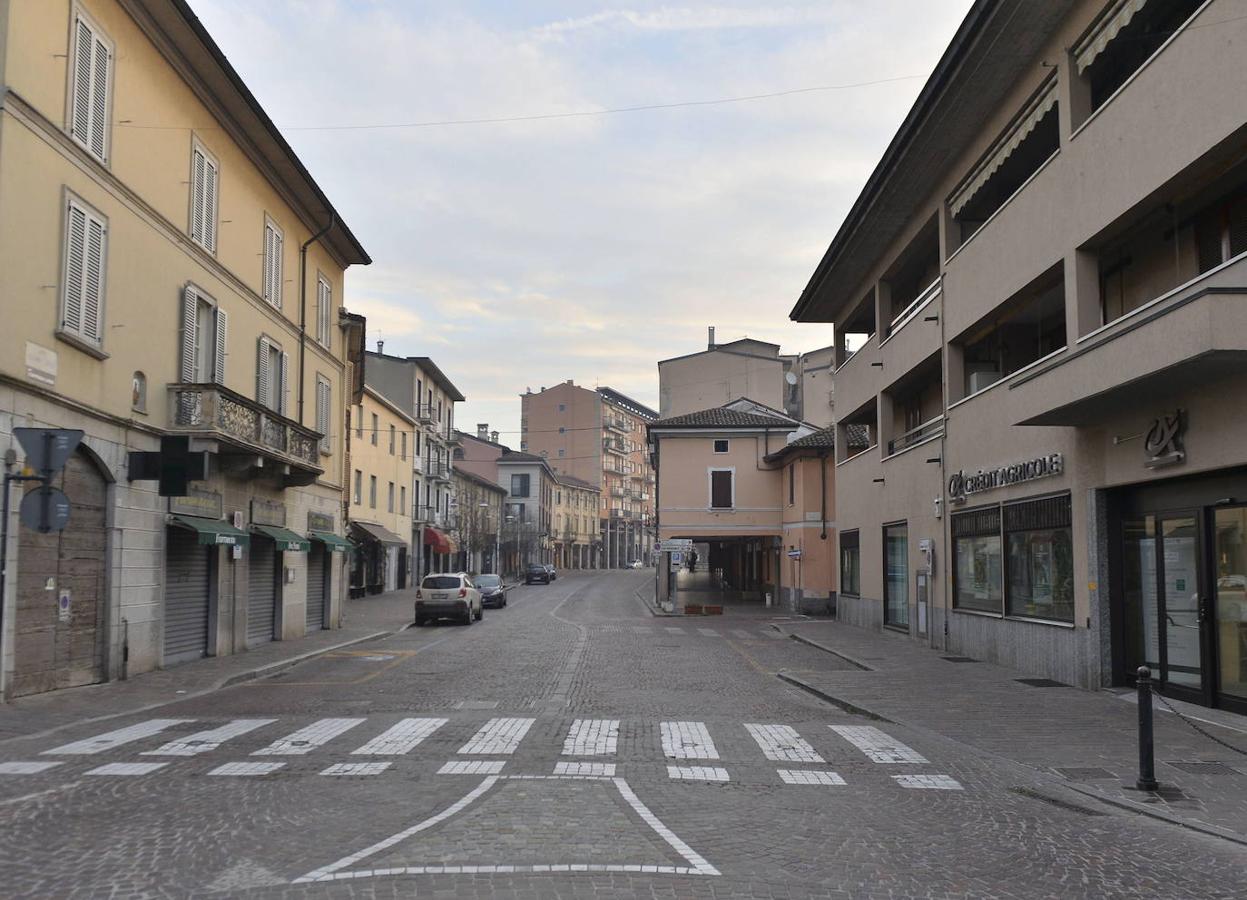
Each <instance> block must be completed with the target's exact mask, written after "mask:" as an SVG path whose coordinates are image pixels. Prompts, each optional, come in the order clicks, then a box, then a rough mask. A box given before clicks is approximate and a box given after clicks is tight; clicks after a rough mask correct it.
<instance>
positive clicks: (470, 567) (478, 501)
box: [450, 450, 507, 575]
mask: <svg viewBox="0 0 1247 900" xmlns="http://www.w3.org/2000/svg"><path fill="white" fill-rule="evenodd" d="M458 452H460V451H459V450H456V453H458ZM454 489H455V496H454V499H453V501H452V502H451V513H450V537H451V540H452V541H453V542H454V544H455V549H456V551H457V559H456V560H455V565H454V566H453V568H454V569H456V570H458V571H462V572H468V573H471V574H473V575H479V574H482V573H497V571H498V569H497V566H498V556H499V552H500V550H501V540H502V524H503V522H505V521H506V496H507V492H506V489H505V488H503V487H502V486H500V485H499V484H498V479H497V477H496V476H495V477H493V478H487V477H485V476H482V475H478V474H476V473H475V472H473V471H471V470H470V469H465V468H463V467H462V466H459V465H456V466H455V471H454Z"/></svg>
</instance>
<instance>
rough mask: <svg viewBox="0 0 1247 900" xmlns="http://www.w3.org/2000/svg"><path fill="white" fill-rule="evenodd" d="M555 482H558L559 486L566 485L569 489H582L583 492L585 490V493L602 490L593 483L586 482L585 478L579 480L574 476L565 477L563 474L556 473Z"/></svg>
mask: <svg viewBox="0 0 1247 900" xmlns="http://www.w3.org/2000/svg"><path fill="white" fill-rule="evenodd" d="M554 480H555V481H557V482H558V483H559V484H565V485H567V486H568V487H574V488H580V489H581V490H585V491H600V490H602V489H601V488H600V487H598V486H597V485H596V484H594V483H593V482H592V481H585V480H584V479H583V478H577V477H576V476H574V475H564V474H562V473H561V472H555V473H554Z"/></svg>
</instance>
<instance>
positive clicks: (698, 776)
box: [667, 766, 731, 781]
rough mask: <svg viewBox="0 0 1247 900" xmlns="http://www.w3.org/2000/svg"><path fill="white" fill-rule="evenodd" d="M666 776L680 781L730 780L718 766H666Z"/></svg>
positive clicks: (725, 771) (725, 770)
mask: <svg viewBox="0 0 1247 900" xmlns="http://www.w3.org/2000/svg"><path fill="white" fill-rule="evenodd" d="M667 777H668V778H675V779H678V780H680V781H730V780H731V779H729V778H728V775H727V769H723V768H720V767H719V766H667Z"/></svg>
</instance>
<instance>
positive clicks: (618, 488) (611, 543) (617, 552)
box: [520, 380, 658, 568]
mask: <svg viewBox="0 0 1247 900" xmlns="http://www.w3.org/2000/svg"><path fill="white" fill-rule="evenodd" d="M657 418H658V413H656V412H655V411H654V410H652V409H650V408H649V407H648V406H645V405H644V404H642V403H638V402H637V401H635V400H633V399H632V398H631V397H628V396H627V395H626V394H621V393H620V392H618V391H616V390H612V389H611V388H606V387H602V388H598V389H597V390H589V389H588V388H583V387H579V386H577V385H576V384H574V383H573V382H571V381H570V380H569V381H566V382H563V383H562V384H559V385H555V386H554V387H552V388H544V387H543V388H542V389H541V390H540V391H537V392H533V391H531V390H529V391H527V392H525V393H524V394H521V395H520V430H521V442H520V449H521V450H522V451H526V452H529V453H534V454H536V455H538V456H540V457H542V458H543V459H546V460H547V461H548V462H549V464H550V466H551V468H552V469H553V470H554V471H555V472H556V473H558V474H566V475H572V476H573V477H575V478H579V479H580V480H581V481H586V482H588V483H590V484H593V485H596V486H597V487H598V488H599V489H600V490H601V496H600V500H599V508H598V515H599V525H598V538H597V541H596V544H595V548H594V550H595V555H594V559H593V560H592V566H593V567H594V568H620V567H622V566H624V565H626V564H628V563H629V562H632V561H633V560H638V559H639V560H643V561H646V562H648V560H649V558H650V553H651V549H652V548H653V542H654V531H653V529H654V524H653V523H654V501H653V489H654V473H653V469H652V468H651V466H650V461H649V457H648V454H647V453H646V449H645V426H646V424H647V423H649V422H652V421H654V420H655V419H657Z"/></svg>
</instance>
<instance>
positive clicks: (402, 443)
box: [398, 431, 407, 459]
mask: <svg viewBox="0 0 1247 900" xmlns="http://www.w3.org/2000/svg"><path fill="white" fill-rule="evenodd" d="M398 438H399V440H398V450H399V453H398V458H399V459H406V458H407V432H405V431H402V432H399V435H398Z"/></svg>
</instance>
